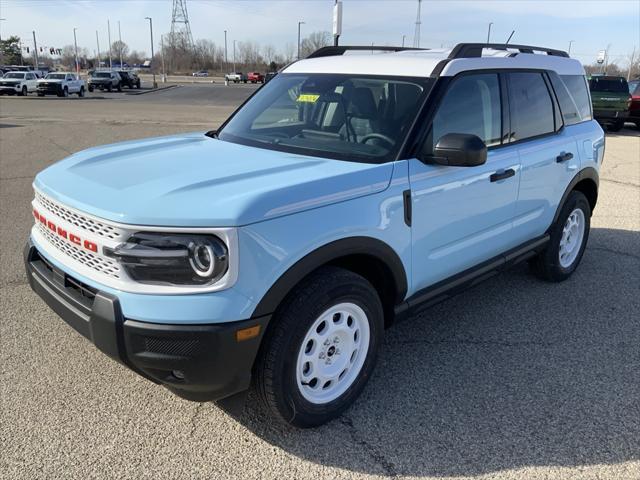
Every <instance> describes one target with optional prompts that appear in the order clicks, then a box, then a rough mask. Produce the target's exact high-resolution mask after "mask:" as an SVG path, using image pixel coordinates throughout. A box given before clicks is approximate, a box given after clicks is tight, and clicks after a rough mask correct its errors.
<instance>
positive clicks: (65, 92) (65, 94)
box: [62, 87, 69, 98]
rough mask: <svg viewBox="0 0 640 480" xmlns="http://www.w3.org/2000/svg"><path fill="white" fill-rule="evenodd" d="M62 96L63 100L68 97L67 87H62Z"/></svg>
mask: <svg viewBox="0 0 640 480" xmlns="http://www.w3.org/2000/svg"><path fill="white" fill-rule="evenodd" d="M62 96H63V97H64V98H67V97H68V96H69V89H68V88H67V87H64V89H63V90H62Z"/></svg>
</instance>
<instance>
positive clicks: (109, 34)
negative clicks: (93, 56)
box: [107, 19, 113, 70]
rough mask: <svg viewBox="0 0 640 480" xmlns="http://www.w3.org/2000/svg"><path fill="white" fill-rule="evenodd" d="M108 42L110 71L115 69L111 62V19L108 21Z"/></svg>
mask: <svg viewBox="0 0 640 480" xmlns="http://www.w3.org/2000/svg"><path fill="white" fill-rule="evenodd" d="M107 40H109V70H111V69H112V68H113V62H112V60H111V25H110V24H109V19H107Z"/></svg>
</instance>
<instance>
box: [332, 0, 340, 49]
mask: <svg viewBox="0 0 640 480" xmlns="http://www.w3.org/2000/svg"><path fill="white" fill-rule="evenodd" d="M340 35H342V0H336V3H335V4H334V5H333V45H334V46H336V47H337V46H338V40H339V39H340Z"/></svg>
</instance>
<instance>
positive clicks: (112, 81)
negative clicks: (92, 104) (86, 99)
mask: <svg viewBox="0 0 640 480" xmlns="http://www.w3.org/2000/svg"><path fill="white" fill-rule="evenodd" d="M88 85H89V91H90V92H93V91H94V90H95V89H96V88H99V89H100V90H107V91H108V92H111V91H112V90H114V89H115V90H118V91H119V92H121V91H122V78H120V75H119V74H118V73H117V72H112V71H103V70H96V71H94V72H92V73H91V74H90V76H89V82H88Z"/></svg>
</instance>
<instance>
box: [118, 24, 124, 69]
mask: <svg viewBox="0 0 640 480" xmlns="http://www.w3.org/2000/svg"><path fill="white" fill-rule="evenodd" d="M118 41H119V42H120V44H119V45H118V50H120V68H124V65H123V64H122V34H121V32H120V20H118Z"/></svg>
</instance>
